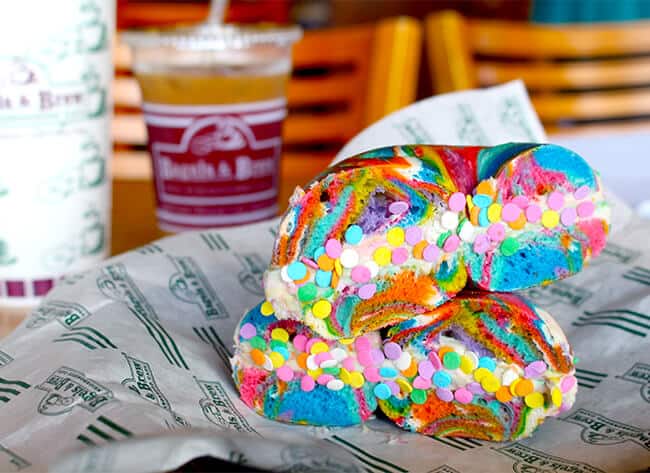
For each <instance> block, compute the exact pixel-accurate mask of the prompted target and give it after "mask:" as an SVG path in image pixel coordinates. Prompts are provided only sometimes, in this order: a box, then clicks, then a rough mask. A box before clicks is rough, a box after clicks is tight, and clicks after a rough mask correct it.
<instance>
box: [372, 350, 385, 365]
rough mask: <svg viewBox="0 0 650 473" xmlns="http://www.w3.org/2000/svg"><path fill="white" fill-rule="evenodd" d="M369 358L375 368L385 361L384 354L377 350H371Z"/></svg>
mask: <svg viewBox="0 0 650 473" xmlns="http://www.w3.org/2000/svg"><path fill="white" fill-rule="evenodd" d="M370 357H371V358H372V362H373V363H374V364H375V366H379V365H381V364H382V363H383V362H384V360H385V359H386V357H385V356H384V352H382V351H381V350H380V349H379V348H373V349H372V350H370Z"/></svg>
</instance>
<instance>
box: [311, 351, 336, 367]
mask: <svg viewBox="0 0 650 473" xmlns="http://www.w3.org/2000/svg"><path fill="white" fill-rule="evenodd" d="M314 360H315V361H316V364H317V365H318V366H320V367H321V368H327V366H322V365H323V363H324V362H326V361H334V362H335V363H334V364H336V360H334V358H332V354H331V353H330V352H328V351H322V352H320V353H316V355H314ZM328 366H329V365H328Z"/></svg>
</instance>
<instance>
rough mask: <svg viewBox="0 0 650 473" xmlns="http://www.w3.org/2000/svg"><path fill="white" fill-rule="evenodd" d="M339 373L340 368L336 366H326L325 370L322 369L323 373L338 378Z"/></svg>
mask: <svg viewBox="0 0 650 473" xmlns="http://www.w3.org/2000/svg"><path fill="white" fill-rule="evenodd" d="M340 372H341V368H339V367H338V366H328V367H327V368H323V373H327V374H331V375H332V376H338V375H339V373H340Z"/></svg>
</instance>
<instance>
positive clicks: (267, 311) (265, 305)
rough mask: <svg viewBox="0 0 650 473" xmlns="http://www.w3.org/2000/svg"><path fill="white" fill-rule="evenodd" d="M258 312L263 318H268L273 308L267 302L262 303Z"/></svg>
mask: <svg viewBox="0 0 650 473" xmlns="http://www.w3.org/2000/svg"><path fill="white" fill-rule="evenodd" d="M260 312H261V313H262V315H264V316H269V315H272V314H273V313H274V312H275V311H274V310H273V306H272V305H271V303H270V302H269V301H264V303H263V304H262V306H261V307H260Z"/></svg>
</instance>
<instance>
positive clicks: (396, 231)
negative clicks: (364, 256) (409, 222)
mask: <svg viewBox="0 0 650 473" xmlns="http://www.w3.org/2000/svg"><path fill="white" fill-rule="evenodd" d="M404 238H405V235H404V229H403V228H402V227H393V228H391V229H390V230H388V233H386V240H387V241H388V244H389V245H391V246H395V247H397V246H400V245H401V244H402V243H404Z"/></svg>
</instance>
